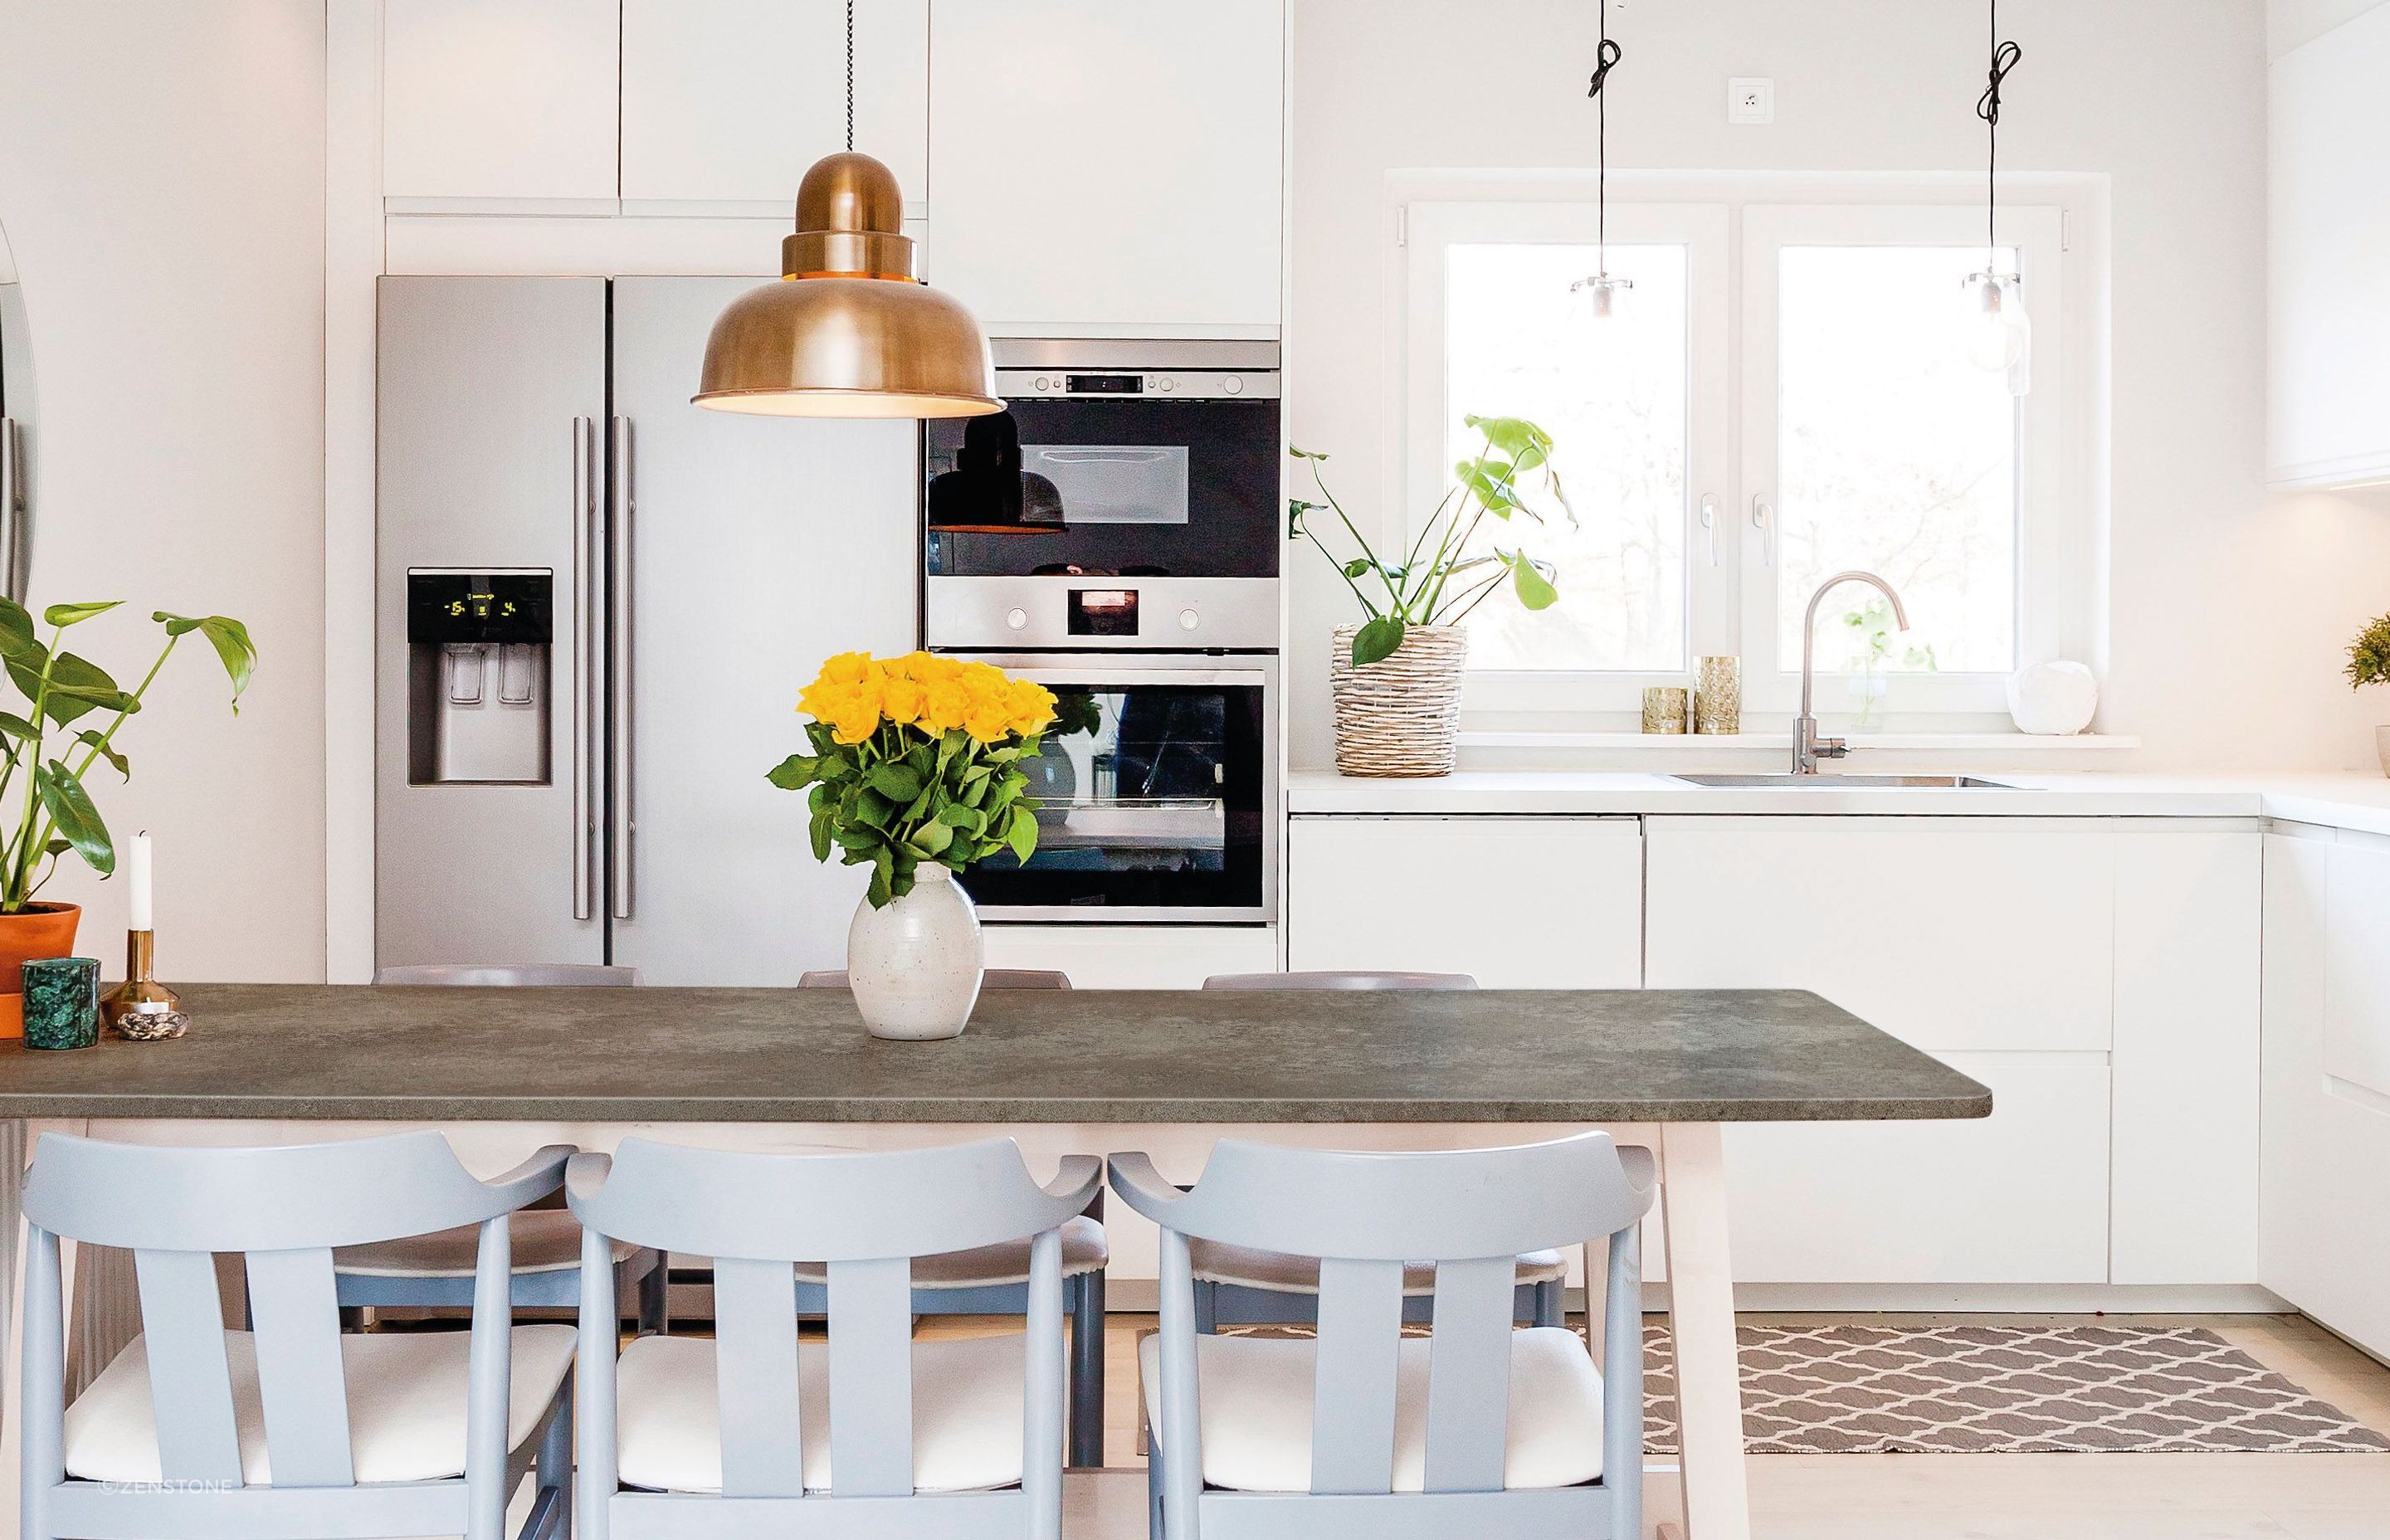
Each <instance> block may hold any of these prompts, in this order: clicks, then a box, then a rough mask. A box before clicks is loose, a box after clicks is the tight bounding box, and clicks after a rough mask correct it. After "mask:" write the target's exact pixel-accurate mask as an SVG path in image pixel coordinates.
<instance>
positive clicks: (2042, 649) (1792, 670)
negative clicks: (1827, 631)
mask: <svg viewBox="0 0 2390 1540" xmlns="http://www.w3.org/2000/svg"><path fill="white" fill-rule="evenodd" d="M2063 228H2064V225H2063V220H2062V214H2061V212H2060V211H2059V210H2057V209H2055V208H2048V207H2030V208H2002V209H2001V210H2000V225H1999V235H2000V243H2001V245H2002V246H2003V247H2012V248H2014V249H2015V250H2016V252H2017V262H2018V271H2019V273H2020V274H2021V276H2023V277H2024V299H2025V309H2026V314H2029V315H2030V316H2032V318H2033V350H2034V356H2033V359H2032V389H2031V390H2030V391H2028V392H2027V393H2026V394H2024V396H2021V397H2019V398H2017V408H2018V413H2019V428H2020V430H2021V435H2022V436H2021V438H2020V440H2019V453H2018V460H2017V475H2018V497H2017V505H2018V506H2017V556H2016V606H2017V610H2016V661H2017V663H2018V664H2019V665H2022V664H2024V663H2028V662H2032V661H2036V660H2038V659H2047V658H2060V657H2066V656H2070V655H2072V654H2071V652H2070V650H2069V647H2068V643H2069V640H2070V638H2071V636H2072V635H2073V633H2074V631H2075V617H2076V616H2077V615H2079V614H2080V613H2081V612H2082V610H2084V609H2085V608H2086V606H2085V604H2084V598H2085V584H2084V582H2083V575H2084V569H2085V565H2086V563H2087V561H2088V554H2089V539H2088V535H2089V525H2090V520H2089V516H2088V508H2087V507H2084V504H2083V502H2082V500H2081V499H2078V498H2075V497H2074V496H2072V495H2071V488H2070V486H2069V478H2068V477H2067V476H2066V474H2065V466H2066V463H2067V459H2068V442H2067V418H2066V409H2065V402H2066V395H2067V383H2068V382H2067V378H2066V377H2067V374H2068V370H2067V369H2066V367H2065V358H2066V353H2067V346H2066V340H2067V337H2068V332H2067V329H2066V320H2065V299H2066V294H2065V288H2066V286H2065V283H2064V281H2063V278H2062V271H2063V263H2062V256H2061V248H2062V244H2063ZM1815 246H1950V247H1963V248H1972V249H1973V250H1977V251H1982V250H1984V212H1983V211H1982V210H1981V209H1979V208H1978V209H1969V208H1962V207H1950V206H1945V207H1921V206H1918V205H1914V204H1909V205H1890V204H1882V205H1880V204H1753V205H1749V206H1747V207H1745V208H1744V209H1743V211H1742V273H1743V289H1742V315H1741V330H1742V412H1741V424H1740V426H1741V431H1742V488H1743V493H1744V498H1743V507H1742V511H1743V515H1744V518H1743V520H1742V522H1743V524H1744V526H1745V528H1746V529H1747V530H1749V531H1750V538H1748V539H1746V540H1745V541H1744V542H1743V543H1742V544H1743V550H1742V563H1741V565H1742V584H1741V588H1742V606H1741V655H1742V658H1743V703H1744V705H1745V706H1746V707H1756V708H1758V709H1760V710H1763V711H1767V712H1771V713H1774V712H1788V713H1789V712H1792V711H1793V710H1795V709H1796V707H1797V704H1798V701H1799V699H1800V679H1801V657H1800V654H1799V652H1798V651H1795V652H1793V654H1792V656H1791V657H1789V658H1778V657H1777V656H1776V645H1777V636H1778V632H1779V629H1780V628H1779V625H1778V621H1779V615H1778V612H1777V603H1778V595H1777V592H1776V587H1777V585H1776V581H1775V578H1776V572H1775V567H1774V550H1775V544H1776V537H1777V534H1778V533H1779V532H1778V530H1777V529H1776V528H1775V520H1774V518H1773V517H1772V515H1773V512H1774V509H1775V507H1776V481H1777V450H1778V443H1779V434H1778V430H1777V420H1778V419H1777V389H1778V379H1777V348H1776V343H1777V308H1776V307H1777V273H1778V267H1779V262H1780V253H1781V252H1782V251H1783V250H1784V249H1785V248H1787V247H1815ZM1950 302H1951V303H1952V305H1954V306H1955V305H1957V304H1958V303H1959V302H1960V294H1959V291H1958V289H1956V288H1955V286H1954V288H1953V289H1952V291H1951V299H1950ZM1763 507H1764V508H1765V509H1766V510H1767V514H1768V516H1769V517H1767V519H1766V520H1765V524H1764V526H1763V521H1762V519H1761V510H1762V509H1763ZM2070 508H2073V509H2075V510H2079V511H2078V512H2077V514H2076V515H2075V516H2070V513H2069V509H2070ZM1866 597H1867V592H1866V591H1865V590H1863V589H1860V588H1857V587H1854V588H1852V589H1851V590H1850V591H1849V593H1848V594H1847V595H1841V594H1838V595H1835V596H1832V597H1829V598H1828V599H1827V601H1826V604H1825V606H1823V607H1821V609H1820V611H1819V612H1820V614H1825V613H1829V612H1831V613H1833V614H1837V615H1839V614H1840V613H1842V610H1841V609H1836V608H1834V607H1835V606H1836V605H1837V604H1840V603H1841V602H1842V601H1843V600H1844V598H1847V599H1849V600H1850V601H1852V602H1853V603H1857V602H1863V601H1864V600H1865V599H1866ZM1801 602H1804V603H1805V602H1806V601H1805V600H1803V601H1801ZM1844 608H1845V609H1846V608H1848V606H1847V605H1844ZM1914 618H1915V617H1913V616H1912V619H1914ZM2011 672H2013V670H2012V669H2003V670H2000V671H1999V672H1998V673H1984V674H1961V673H1956V672H1952V673H1944V674H1920V673H1906V672H1891V673H1887V674H1885V676H1884V679H1885V688H1884V695H1883V699H1882V708H1881V709H1882V711H1883V712H1886V713H1887V714H1893V715H1899V714H1916V713H1944V712H2000V711H2004V710H2005V709H2006V703H2007V695H2006V687H2007V681H2008V676H2009V674H2011ZM1839 693H1840V692H1839V691H1836V692H1835V694H1834V695H1826V694H1822V693H1821V694H1820V696H1819V699H1821V700H1834V699H1835V697H1836V696H1838V695H1839ZM1839 704H1840V702H1839V701H1838V700H1837V701H1836V705H1837V706H1839Z"/></svg>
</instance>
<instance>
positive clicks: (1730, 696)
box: [1693, 658, 1742, 733]
mask: <svg viewBox="0 0 2390 1540" xmlns="http://www.w3.org/2000/svg"><path fill="white" fill-rule="evenodd" d="M1693 731H1695V732H1697V733H1739V732H1741V731H1742V660H1741V659H1740V658H1704V659H1703V660H1702V661H1701V662H1700V664H1699V665H1698V667H1696V669H1695V670H1694V674H1693Z"/></svg>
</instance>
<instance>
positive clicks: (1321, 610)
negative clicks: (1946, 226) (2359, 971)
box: [1288, 0, 2390, 769]
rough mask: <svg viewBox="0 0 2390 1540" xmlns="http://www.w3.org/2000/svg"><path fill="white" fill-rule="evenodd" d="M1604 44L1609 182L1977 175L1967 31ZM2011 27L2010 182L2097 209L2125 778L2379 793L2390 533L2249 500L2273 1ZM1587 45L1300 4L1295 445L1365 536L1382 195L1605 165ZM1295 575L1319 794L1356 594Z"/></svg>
mask: <svg viewBox="0 0 2390 1540" xmlns="http://www.w3.org/2000/svg"><path fill="white" fill-rule="evenodd" d="M1612 14H1613V21H1612V31H1613V35H1614V36H1615V37H1617V38H1618V39H1619V41H1620V42H1621V44H1622V45H1623V46H1624V47H1625V55H1626V57H1625V62H1623V63H1622V64H1621V65H1620V66H1619V67H1618V70H1617V71H1616V72H1615V73H1614V74H1613V76H1612V77H1611V84H1610V88H1609V89H1610V93H1611V105H1610V148H1611V164H1612V166H1613V169H1617V168H1646V169H1651V170H1664V171H1692V170H1745V171H1747V170H1764V171H1777V172H1805V173H1838V172H1854V171H1886V172H1912V173H1914V172H1933V173H1972V172H1974V171H1975V170H1976V169H1977V168H1979V167H1980V165H1981V163H1982V156H1983V151H1984V133H1983V125H1982V124H1981V123H1980V122H1978V121H1977V120H1976V118H1975V116H1974V111H1973V108H1974V101H1975V96H1976V94H1977V92H1978V91H1979V90H1980V89H1981V88H1982V80H1983V69H1984V63H1983V56H1984V50H1985V35H1984V22H1983V11H1982V8H1981V7H1980V6H1978V5H1974V4H1962V3H1959V0H1808V3H1805V4H1801V5H1797V6H1793V5H1785V4H1782V3H1781V0H1699V3H1691V0H1631V3H1630V4H1627V5H1625V6H1623V7H1615V8H1613V13H1612ZM2000 19H2001V30H2002V32H2004V33H2005V34H2007V35H2009V36H2011V37H2013V38H2015V39H2016V40H2017V41H2018V42H2019V43H2020V44H2021V45H2023V47H2024V63H2023V64H2022V66H2021V67H2020V68H2019V69H2018V70H2017V71H2016V72H2015V73H2014V74H2013V75H2012V76H2011V78H2010V81H2009V83H2008V87H2007V90H2006V93H2005V100H2006V113H2005V116H2004V117H2003V119H2002V122H2001V132H2000V149H2001V166H2002V169H2003V171H2004V172H2011V171H2013V172H2015V173H2020V174H2021V175H2028V176H2029V175H2031V174H2033V173H2042V174H2044V175H2054V174H2061V173H2094V174H2097V175H2104V176H2105V177H2106V178H2107V179H2108V182H2107V190H2108V212H2109V214H2110V216H2111V222H2112V227H2111V230H2110V232H2109V239H2110V245H2111V251H2112V257H2113V270H2112V285H2111V287H2112V294H2113V298H2112V313H2111V334H2110V349H2109V361H2108V366H2109V382H2110V401H2109V403H2108V407H2107V409H2108V411H2109V413H2110V419H2111V422H2110V430H2111V440H2110V450H2111V454H2110V459H2109V471H2108V481H2109V485H2108V488H2107V494H2108V497H2109V499H2110V501H2111V504H2112V512H2111V525H2110V528H2109V530H2108V538H2107V545H2106V548H2107V557H2108V569H2109V579H2110V581H2109V594H2108V597H2109V615H2108V625H2109V649H2108V650H2109V656H2108V658H2107V671H2106V672H2107V704H2106V706H2105V708H2104V710H2103V717H2102V720H2103V725H2104V726H2105V728H2106V730H2108V731H2110V732H2114V733H2122V734H2137V735H2139V736H2140V737H2141V738H2142V739H2143V743H2144V747H2143V748H2142V749H2141V750H2140V751H2138V752H2137V753H2135V754H2133V755H2130V756H2127V759H2128V760H2129V763H2130V764H2131V767H2134V768H2219V769H2220V768H2239V767H2259V766H2273V767H2298V768H2310V769H2323V768H2340V767H2346V768H2358V767H2359V766H2362V765H2365V764H2370V758H2371V734H2370V732H2368V731H2367V730H2366V729H2367V728H2368V727H2369V726H2370V725H2371V723H2372V722H2373V721H2375V720H2390V708H2385V707H2384V703H2383V702H2381V701H2379V700H2372V701H2369V700H2366V699H2361V698H2357V697H2355V696H2353V694H2352V692H2350V691H2349V690H2348V689H2347V688H2346V687H2345V682H2343V681H2342V680H2341V679H2340V678H2339V675H2338V666H2339V648H2340V647H2341V646H2342V645H2343V644H2344V643H2345V640H2346V638H2347V636H2348V635H2354V633H2355V631H2356V630H2357V628H2358V625H2359V623H2360V622H2362V621H2363V619H2364V618H2365V617H2366V616H2368V615H2370V614H2372V613H2375V612H2378V611H2379V610H2382V609H2384V608H2390V510H2384V509H2382V508H2379V507H2372V508H2367V507H2358V506H2355V505H2350V504H2345V503H2340V502H2335V501H2332V500H2329V499H2303V500H2297V501H2287V500H2277V499H2272V498H2269V497H2268V494H2266V491H2265V488H2264V485H2263V465H2264V460H2263V455H2264V447H2263V433H2264V421H2263V417H2264V410H2263V408H2264V390H2265V381H2264V368H2265V349H2264V337H2263V331H2262V327H2263V322H2264V305H2263V298H2262V297H2263V283H2262V278H2263V272H2264V251H2265V234H2264V229H2263V216H2264V209H2265V199H2264V175H2265V147H2264V135H2265V95H2264V93H2265V64H2266V57H2267V54H2266V17H2265V15H2264V12H2263V9H2262V7H2261V6H2260V4H2259V0H2099V3H2097V4H2086V3H2084V0H2009V3H2008V4H2006V5H2004V6H2001V10H2000ZM1591 24H1592V19H1591V11H1590V7H1589V6H1588V5H1587V4H1586V3H1585V0H1479V3H1477V4H1474V5H1471V6H1467V7H1461V6H1452V5H1449V4H1439V3H1437V0H1297V3H1296V5H1295V6H1294V40H1293V50H1294V65H1293V71H1294V72H1293V91H1294V106H1293V134H1294V148H1293V155H1294V173H1293V203H1294V213H1293V224H1292V242H1293V252H1292V265H1293V288H1292V290H1291V301H1290V304H1289V314H1290V316H1291V324H1290V327H1289V338H1288V351H1289V359H1288V371H1289V391H1290V401H1289V417H1290V428H1291V437H1292V439H1293V441H1294V442H1295V443H1300V444H1302V445H1304V447H1306V448H1310V449H1317V450H1324V451H1328V452H1330V453H1332V454H1335V455H1336V456H1339V459H1340V462H1341V467H1340V468H1343V471H1344V473H1345V474H1344V480H1343V483H1342V486H1343V488H1345V489H1347V490H1349V491H1351V492H1353V493H1354V494H1356V496H1355V499H1354V500H1355V501H1356V502H1358V503H1360V504H1363V505H1365V506H1366V505H1371V504H1375V505H1376V506H1377V507H1379V508H1380V509H1381V510H1382V509H1383V507H1384V503H1385V497H1384V494H1383V490H1382V488H1381V481H1380V477H1379V474H1378V471H1379V468H1381V467H1382V466H1384V465H1385V464H1387V463H1388V456H1389V455H1390V454H1391V452H1392V446H1390V445H1389V444H1388V443H1386V432H1387V426H1388V415H1387V412H1386V410H1385V399H1386V391H1388V390H1389V389H1390V388H1391V387H1392V384H1393V374H1392V371H1391V365H1392V362H1393V361H1392V360H1391V359H1390V357H1389V356H1388V351H1387V346H1386V340H1385V324H1384V316H1383V309H1382V307H1383V305H1384V304H1385V295H1384V292H1383V281H1384V280H1383V274H1384V271H1385V263H1384V258H1385V243H1386V242H1387V241H1388V240H1389V239H1390V238H1391V237H1390V233H1389V231H1388V230H1387V228H1386V227H1385V221H1384V212H1383V199H1384V187H1385V181H1386V176H1387V173H1389V172H1390V171H1394V170H1395V169H1398V168H1400V169H1405V170H1416V169H1466V168H1536V169H1542V168H1553V167H1561V168H1583V167H1587V166H1589V165H1590V164H1591V163H1592V159H1593V127H1594V123H1593V110H1592V104H1591V103H1589V102H1588V101H1587V99H1586V95H1585V77H1586V72H1587V61H1588V56H1589V54H1590V52H1591V46H1592V45H1591V37H1590V29H1591ZM1729 75H1766V76H1772V77H1773V78H1774V79H1775V81H1776V122H1774V123H1773V124H1772V125H1769V126H1767V127H1735V126H1730V125H1728V123H1727V122H1726V121H1725V83H1726V80H1727V77H1728V76H1729ZM1614 190H1615V189H1614V187H1613V191H1614ZM1289 559H1290V563H1291V577H1292V580H1293V581H1292V591H1293V597H1292V604H1291V609H1292V616H1293V619H1292V635H1291V659H1290V666H1289V677H1290V680H1291V690H1290V698H1291V706H1292V713H1293V734H1292V745H1291V747H1292V755H1293V758H1294V761H1295V762H1296V763H1297V764H1322V763H1325V762H1326V761H1327V760H1328V758H1329V731H1328V715H1329V712H1328V699H1327V685H1326V679H1327V661H1326V638H1327V634H1328V631H1329V628H1330V626H1331V625H1333V624H1334V623H1336V622H1339V621H1341V620H1343V618H1344V610H1343V605H1342V604H1340V603H1339V599H1340V597H1343V585H1342V584H1340V583H1338V582H1337V581H1336V580H1335V578H1334V577H1333V575H1332V574H1331V573H1330V572H1328V571H1326V569H1325V566H1324V564H1321V563H1319V562H1318V560H1317V555H1316V553H1313V552H1310V551H1309V550H1307V549H1295V550H1291V552H1290V558H1289ZM1349 602H1350V601H1349V599H1345V600H1344V603H1349ZM2107 763H2108V761H2107V760H2106V759H2105V758H2104V757H2103V764H2107ZM2116 767H2123V766H2121V765H2119V766H2116Z"/></svg>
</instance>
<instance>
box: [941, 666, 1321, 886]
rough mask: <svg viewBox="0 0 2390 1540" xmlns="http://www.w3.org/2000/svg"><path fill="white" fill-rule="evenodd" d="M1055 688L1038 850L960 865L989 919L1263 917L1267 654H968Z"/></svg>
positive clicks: (1273, 806)
mask: <svg viewBox="0 0 2390 1540" xmlns="http://www.w3.org/2000/svg"><path fill="white" fill-rule="evenodd" d="M982 656H984V657H985V658H986V661H990V662H993V663H996V664H997V665H998V666H1000V667H1002V668H1004V669H1005V670H1006V671H1007V672H1008V673H1011V674H1020V675H1022V676H1025V677H1027V678H1031V679H1034V680H1036V681H1037V682H1038V683H1040V684H1042V685H1044V686H1046V687H1047V688H1049V689H1051V690H1052V691H1053V692H1054V694H1055V697H1056V721H1055V724H1054V725H1053V726H1052V727H1051V728H1049V729H1048V730H1047V733H1046V735H1045V738H1044V745H1043V749H1042V751H1040V752H1039V754H1038V756H1037V757H1036V758H1035V759H1034V760H1032V761H1027V762H1024V763H1023V764H1022V769H1023V770H1024V771H1026V772H1027V773H1028V776H1029V793H1030V795H1032V796H1034V797H1035V798H1036V799H1037V801H1038V802H1039V804H1040V805H1039V809H1038V813H1037V849H1036V853H1034V854H1033V855H1032V856H1031V857H1030V858H1029V860H1028V861H1027V862H1026V863H1025V864H1024V863H1022V862H1020V861H1017V860H1015V859H1014V858H1013V857H1012V856H1011V855H1010V854H1009V853H1006V854H1000V855H997V856H995V857H992V858H990V859H988V860H985V861H982V862H980V863H979V864H978V865H976V866H972V867H971V868H970V870H969V871H967V872H964V873H963V874H962V876H961V878H960V879H959V880H960V881H961V883H962V885H963V888H964V891H966V892H969V893H970V896H971V900H972V902H973V903H975V904H976V905H979V911H980V914H981V915H982V916H983V918H987V919H990V920H999V921H1000V920H1048V921H1050V920H1097V921H1104V920H1110V921H1120V922H1132V921H1133V922H1138V923H1144V924H1155V923H1189V922H1209V923H1223V922H1227V923H1236V922H1243V923H1253V924H1259V923H1263V922H1266V921H1269V920H1272V919H1275V918H1277V914H1278V859H1279V854H1278V853H1279V840H1278V832H1277V831H1278V827H1279V776H1278V761H1279V746H1278V743H1277V741H1276V739H1277V733H1278V725H1277V713H1278V700H1277V697H1278V678H1279V675H1278V660H1277V658H1275V657H1272V656H1253V657H1231V658H1188V657H1177V658H1168V659H1150V660H1149V659H1133V658H1124V657H1122V656H1120V655H1118V654H1104V653H1099V654H1085V655H1067V654H1066V655H1054V654H1019V655H1005V654H992V655H982Z"/></svg>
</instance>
